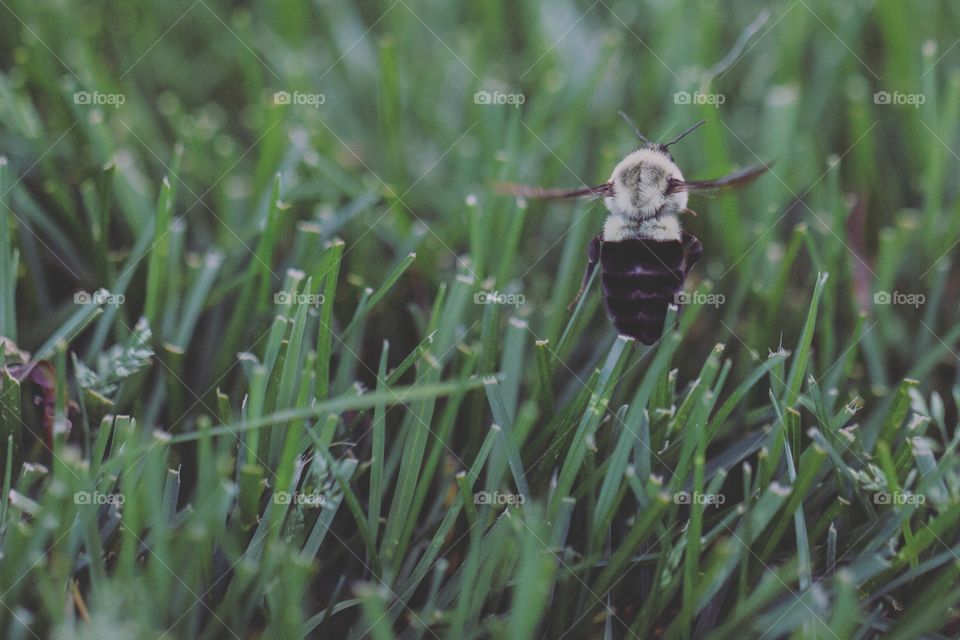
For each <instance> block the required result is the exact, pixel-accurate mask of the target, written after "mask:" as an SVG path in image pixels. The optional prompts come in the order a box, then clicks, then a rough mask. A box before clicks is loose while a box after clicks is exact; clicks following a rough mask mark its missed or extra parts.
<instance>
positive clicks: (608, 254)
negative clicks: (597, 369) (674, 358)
mask: <svg viewBox="0 0 960 640" xmlns="http://www.w3.org/2000/svg"><path fill="white" fill-rule="evenodd" d="M702 252H703V247H702V246H701V244H700V241H699V240H697V239H696V238H694V237H693V236H691V235H689V234H687V235H686V236H685V241H684V242H681V241H679V240H668V241H656V240H641V239H630V240H621V241H619V242H606V241H604V240H602V239H601V238H600V236H597V237H596V238H594V240H593V242H591V243H590V256H589V258H590V262H591V263H592V264H595V263H596V262H598V261H599V263H600V276H601V282H602V285H603V299H604V302H605V303H606V307H607V313H608V314H609V315H610V319H611V320H612V321H613V324H614V326H615V327H616V328H617V331H619V332H620V333H622V334H624V335H628V336H632V337H634V338H636V339H637V340H640V341H641V342H643V343H644V344H653V343H654V342H656V341H657V340H659V339H660V336H661V334H662V333H663V323H664V321H665V320H666V316H667V305H669V304H671V303H673V302H674V301H675V297H676V295H677V293H679V292H680V291H681V290H682V289H683V283H684V281H685V280H686V279H687V273H689V271H690V268H691V267H693V265H694V264H695V263H696V261H697V259H698V258H699V257H700V254H701V253H702Z"/></svg>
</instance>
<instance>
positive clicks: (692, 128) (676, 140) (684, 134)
mask: <svg viewBox="0 0 960 640" xmlns="http://www.w3.org/2000/svg"><path fill="white" fill-rule="evenodd" d="M704 123H706V120H701V121H700V122H698V123H697V124H695V125H693V126H692V127H690V128H689V129H687V130H686V131H684V132H683V133H681V134H680V135H678V136H677V137H676V138H674V139H673V140H671V141H670V142H668V143H667V144H664V145H660V146H662V147H663V148H664V149H666V148H667V147H669V146H670V145H672V144H674V143H676V142H679V141H680V140H682V139H683V138H684V137H685V136H686V135H687V134H688V133H693V130H694V129H696V128H697V127H699V126H700V125H702V124H704Z"/></svg>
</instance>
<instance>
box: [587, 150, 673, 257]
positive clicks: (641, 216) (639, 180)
mask: <svg viewBox="0 0 960 640" xmlns="http://www.w3.org/2000/svg"><path fill="white" fill-rule="evenodd" d="M670 178H673V179H675V180H683V174H682V173H680V169H679V167H677V165H676V164H675V163H674V162H673V160H671V159H670V156H669V155H667V153H666V152H665V151H663V150H661V149H659V148H656V147H643V148H641V149H638V150H636V151H634V152H633V153H631V154H629V155H628V156H627V157H626V158H624V159H623V160H621V161H620V162H619V163H618V164H617V166H616V167H614V169H613V173H612V174H611V176H610V182H611V184H613V195H612V196H608V197H606V198H604V199H603V202H604V204H605V205H606V207H607V209H608V210H609V211H610V216H609V217H608V218H607V222H606V224H605V225H604V239H606V240H608V241H616V240H618V239H619V240H622V239H625V238H628V237H646V238H651V239H657V240H679V239H680V223H679V221H678V220H677V214H679V213H680V212H681V211H682V210H684V209H686V208H687V192H686V191H677V192H675V193H671V194H667V187H668V181H669V180H670Z"/></svg>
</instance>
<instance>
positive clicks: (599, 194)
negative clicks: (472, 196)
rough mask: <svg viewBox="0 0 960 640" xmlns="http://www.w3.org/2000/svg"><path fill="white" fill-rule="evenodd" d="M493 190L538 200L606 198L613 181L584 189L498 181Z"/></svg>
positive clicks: (507, 194) (610, 194) (609, 193)
mask: <svg viewBox="0 0 960 640" xmlns="http://www.w3.org/2000/svg"><path fill="white" fill-rule="evenodd" d="M493 190H494V191H496V192H497V193H501V194H503V195H506V196H517V197H520V198H535V199H537V200H566V199H569V198H604V197H607V196H612V195H613V183H611V182H605V183H603V184H601V185H599V186H596V187H585V188H583V189H544V188H543V187H531V186H527V185H525V184H516V183H513V182H496V183H494V185H493Z"/></svg>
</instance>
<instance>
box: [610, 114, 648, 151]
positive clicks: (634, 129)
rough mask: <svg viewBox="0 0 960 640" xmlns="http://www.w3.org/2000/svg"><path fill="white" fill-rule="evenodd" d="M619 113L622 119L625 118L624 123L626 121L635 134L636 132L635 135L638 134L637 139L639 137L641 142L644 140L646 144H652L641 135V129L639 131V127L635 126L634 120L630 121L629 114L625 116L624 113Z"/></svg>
mask: <svg viewBox="0 0 960 640" xmlns="http://www.w3.org/2000/svg"><path fill="white" fill-rule="evenodd" d="M617 113H619V114H620V117H621V118H623V121H624V122H626V123H627V124H628V125H630V128H631V129H633V132H634V133H635V134H637V137H638V138H640V139H641V140H643V141H644V142H646V143H647V144H651V142H650V141H649V140H647V139H646V138H644V137H643V134H642V133H640V129H637V125H635V124H634V123H633V120H631V119H630V116H628V115H627V114H625V113H624V112H623V111H618V112H617Z"/></svg>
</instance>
